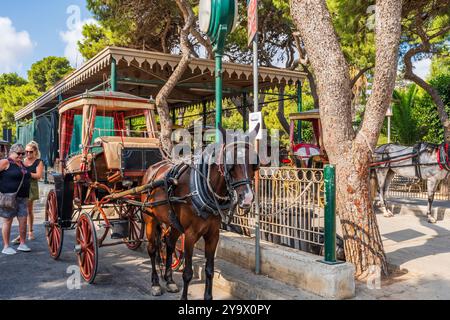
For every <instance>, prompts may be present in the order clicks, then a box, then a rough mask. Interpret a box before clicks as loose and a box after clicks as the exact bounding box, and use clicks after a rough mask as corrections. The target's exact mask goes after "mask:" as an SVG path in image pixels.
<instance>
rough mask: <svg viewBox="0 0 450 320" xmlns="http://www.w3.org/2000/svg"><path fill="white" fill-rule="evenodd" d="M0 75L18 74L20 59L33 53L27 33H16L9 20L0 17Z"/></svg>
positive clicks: (20, 65)
mask: <svg viewBox="0 0 450 320" xmlns="http://www.w3.org/2000/svg"><path fill="white" fill-rule="evenodd" d="M0 35H1V36H0V73H3V72H18V71H19V69H21V68H22V67H23V64H22V63H21V61H20V60H21V59H22V58H23V57H26V56H27V55H29V54H31V53H32V52H33V47H34V45H33V43H32V41H31V38H30V35H29V34H28V32H27V31H20V32H17V31H16V29H15V28H14V26H13V24H12V21H11V19H9V18H8V17H0Z"/></svg>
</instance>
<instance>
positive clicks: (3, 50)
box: [0, 0, 430, 78]
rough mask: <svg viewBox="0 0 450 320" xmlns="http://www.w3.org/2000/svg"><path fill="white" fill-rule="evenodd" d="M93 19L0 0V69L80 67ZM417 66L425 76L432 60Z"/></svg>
mask: <svg viewBox="0 0 450 320" xmlns="http://www.w3.org/2000/svg"><path fill="white" fill-rule="evenodd" d="M67 11H69V12H67ZM92 22H94V21H93V19H92V16H91V13H90V12H89V11H88V10H87V9H86V0H15V1H13V0H0V73H3V72H17V73H18V74H19V75H21V76H22V77H24V78H26V77H27V70H28V69H29V68H30V67H31V65H32V64H33V63H34V62H36V61H38V60H40V59H42V58H44V57H47V56H50V55H53V56H65V57H67V58H68V59H69V61H70V62H71V64H72V66H73V67H79V66H80V65H81V64H82V62H83V61H82V57H81V55H80V54H79V53H78V50H77V45H76V43H77V41H78V40H80V39H81V29H82V26H83V24H84V23H92ZM415 67H416V70H415V72H416V73H417V74H418V75H420V76H421V77H423V78H424V77H426V75H427V74H428V72H429V67H430V61H429V60H423V61H420V62H418V63H415Z"/></svg>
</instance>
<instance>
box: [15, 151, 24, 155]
mask: <svg viewBox="0 0 450 320" xmlns="http://www.w3.org/2000/svg"><path fill="white" fill-rule="evenodd" d="M16 153H17V155H18V156H24V155H25V152H16Z"/></svg>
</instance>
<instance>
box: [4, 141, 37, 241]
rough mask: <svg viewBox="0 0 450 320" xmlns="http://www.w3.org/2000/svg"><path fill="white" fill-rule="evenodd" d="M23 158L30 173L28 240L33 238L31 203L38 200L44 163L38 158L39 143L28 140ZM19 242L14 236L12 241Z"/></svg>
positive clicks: (18, 238)
mask: <svg viewBox="0 0 450 320" xmlns="http://www.w3.org/2000/svg"><path fill="white" fill-rule="evenodd" d="M25 153H26V155H25V160H24V161H23V164H24V165H25V168H27V170H28V172H29V173H30V174H31V180H30V195H29V197H28V221H27V225H28V240H34V233H33V223H34V213H33V205H34V201H35V200H39V184H38V181H39V179H41V178H42V176H43V174H44V164H43V163H42V160H41V159H40V157H41V153H40V151H39V145H38V143H37V142H35V141H31V142H29V143H28V144H27V145H26V147H25ZM19 242H20V237H17V238H15V239H14V240H13V241H12V243H14V244H18V243H19Z"/></svg>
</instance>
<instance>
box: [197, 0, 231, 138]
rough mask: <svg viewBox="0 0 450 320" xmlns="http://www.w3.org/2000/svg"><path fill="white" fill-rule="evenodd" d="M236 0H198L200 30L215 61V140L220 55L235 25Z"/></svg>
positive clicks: (219, 112)
mask: <svg viewBox="0 0 450 320" xmlns="http://www.w3.org/2000/svg"><path fill="white" fill-rule="evenodd" d="M237 20H238V4H237V0H200V6H199V23H200V30H201V31H202V32H205V33H206V34H207V35H208V37H209V38H210V39H211V42H212V44H213V50H214V55H215V61H216V68H215V77H216V141H217V142H219V136H220V130H219V126H220V125H221V124H222V56H223V48H224V46H225V39H226V37H227V35H228V34H229V33H230V32H232V31H233V30H234V29H235V28H236V25H237Z"/></svg>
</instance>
